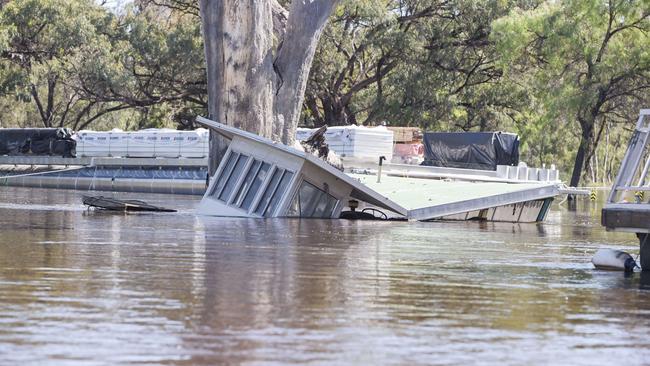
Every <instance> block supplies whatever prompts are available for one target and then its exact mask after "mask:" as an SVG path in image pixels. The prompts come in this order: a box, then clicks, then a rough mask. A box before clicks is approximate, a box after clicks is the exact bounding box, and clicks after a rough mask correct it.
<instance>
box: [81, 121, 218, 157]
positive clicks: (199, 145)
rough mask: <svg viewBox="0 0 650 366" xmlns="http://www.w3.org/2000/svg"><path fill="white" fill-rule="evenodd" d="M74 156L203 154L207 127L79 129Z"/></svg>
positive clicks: (205, 150) (207, 148)
mask: <svg viewBox="0 0 650 366" xmlns="http://www.w3.org/2000/svg"><path fill="white" fill-rule="evenodd" d="M75 138H76V140H77V156H89V157H131V158H205V157H207V156H208V152H209V133H208V130H206V129H202V128H200V129H197V130H194V131H177V130H172V129H146V130H141V131H134V132H124V131H122V130H118V129H115V130H112V131H88V130H84V131H79V132H78V133H77V134H76V137H75Z"/></svg>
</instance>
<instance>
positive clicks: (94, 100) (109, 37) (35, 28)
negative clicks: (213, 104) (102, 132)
mask: <svg viewBox="0 0 650 366" xmlns="http://www.w3.org/2000/svg"><path fill="white" fill-rule="evenodd" d="M0 55H1V58H0V104H2V105H7V104H15V103H21V104H24V107H23V108H22V110H24V114H23V115H22V117H19V118H18V119H23V120H24V121H15V118H16V116H12V120H7V119H6V118H2V124H3V125H39V124H40V125H42V126H46V127H49V126H69V127H72V128H75V129H82V128H86V127H88V126H89V125H91V124H97V125H102V120H106V121H109V120H111V121H112V118H108V117H107V116H108V115H109V114H110V113H117V112H119V113H118V115H119V116H122V117H123V118H125V121H122V122H119V121H118V122H117V123H118V124H123V125H124V124H126V125H128V124H129V123H128V122H127V121H129V120H133V119H134V114H135V119H140V120H141V123H137V124H136V126H139V125H143V124H144V125H166V121H167V120H171V119H172V118H173V115H174V113H175V111H180V110H186V109H188V108H189V109H191V110H196V111H197V112H201V111H202V110H203V109H204V108H205V104H206V102H205V99H206V98H205V76H204V66H203V45H202V42H201V34H200V29H199V25H198V24H197V23H196V22H195V18H194V17H191V16H184V15H177V14H171V13H169V12H167V11H164V9H160V8H155V7H136V6H133V5H132V6H130V7H129V8H128V9H125V11H124V12H123V13H122V14H120V15H117V14H114V13H112V12H110V11H109V10H107V9H106V8H104V7H101V6H99V5H97V4H96V3H95V2H94V1H92V0H72V1H67V0H16V1H12V2H9V3H8V4H7V5H5V6H3V7H2V8H1V9H0ZM152 110H155V113H152ZM126 111H129V113H125V112H126ZM160 111H166V113H168V114H169V115H167V116H163V115H162V114H161V113H160ZM138 116H139V117H138ZM3 117H5V116H3ZM144 119H146V121H144ZM112 122H114V123H115V121H112ZM145 122H146V123H145Z"/></svg>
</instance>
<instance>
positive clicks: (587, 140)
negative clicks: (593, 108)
mask: <svg viewBox="0 0 650 366" xmlns="http://www.w3.org/2000/svg"><path fill="white" fill-rule="evenodd" d="M580 126H581V127H582V135H581V137H580V146H579V147H578V152H577V153H576V159H575V162H574V164H573V173H572V174H571V183H570V186H571V187H578V185H579V184H580V180H581V178H582V173H583V172H585V171H587V168H588V165H589V162H588V161H587V159H586V157H588V156H590V155H591V149H592V147H593V143H594V123H593V121H591V120H589V121H588V120H585V119H580Z"/></svg>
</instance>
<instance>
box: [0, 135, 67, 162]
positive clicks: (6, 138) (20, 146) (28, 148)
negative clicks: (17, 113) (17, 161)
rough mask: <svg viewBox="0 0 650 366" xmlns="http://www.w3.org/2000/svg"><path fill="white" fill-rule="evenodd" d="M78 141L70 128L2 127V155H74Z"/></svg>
mask: <svg viewBox="0 0 650 366" xmlns="http://www.w3.org/2000/svg"><path fill="white" fill-rule="evenodd" d="M76 147H77V143H76V141H75V140H73V139H72V131H71V130H70V129H68V128H4V129H0V155H13V156H21V155H55V156H63V157H74V156H75V152H76Z"/></svg>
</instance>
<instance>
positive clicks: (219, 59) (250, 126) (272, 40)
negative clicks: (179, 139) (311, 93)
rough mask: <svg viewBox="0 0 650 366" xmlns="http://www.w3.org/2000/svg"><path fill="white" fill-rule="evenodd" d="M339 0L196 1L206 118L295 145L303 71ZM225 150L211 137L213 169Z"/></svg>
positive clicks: (307, 72)
mask: <svg viewBox="0 0 650 366" xmlns="http://www.w3.org/2000/svg"><path fill="white" fill-rule="evenodd" d="M337 2H338V0H294V1H292V3H291V6H290V8H289V12H288V15H287V11H286V10H284V9H283V8H282V7H281V6H280V5H279V4H278V3H277V1H276V0H246V1H242V0H200V7H201V21H202V26H203V37H204V43H205V56H206V62H207V74H208V113H209V115H210V118H212V119H214V120H216V121H218V122H221V123H224V124H227V125H230V126H234V127H237V128H241V129H244V130H246V131H250V132H254V133H256V134H259V135H261V136H264V137H269V138H272V139H273V140H275V141H279V142H282V143H285V144H293V142H294V135H295V130H296V128H297V126H298V119H299V118H300V109H301V106H302V101H303V98H304V93H305V87H306V84H307V77H308V76H309V70H310V68H311V64H312V60H313V57H314V52H315V51H316V46H317V44H318V40H319V38H320V35H321V33H322V30H323V28H324V26H325V24H326V22H327V18H328V17H329V15H330V13H331V12H332V10H333V9H334V6H335V5H336V3H337ZM225 148H226V142H225V141H223V140H222V139H221V138H219V137H217V136H211V139H210V150H211V153H210V174H211V175H212V174H214V172H215V170H216V167H217V165H218V162H219V160H220V159H221V157H222V155H223V152H224V151H225Z"/></svg>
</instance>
